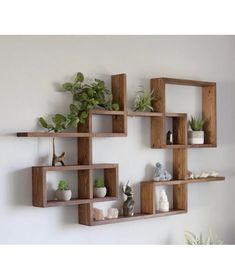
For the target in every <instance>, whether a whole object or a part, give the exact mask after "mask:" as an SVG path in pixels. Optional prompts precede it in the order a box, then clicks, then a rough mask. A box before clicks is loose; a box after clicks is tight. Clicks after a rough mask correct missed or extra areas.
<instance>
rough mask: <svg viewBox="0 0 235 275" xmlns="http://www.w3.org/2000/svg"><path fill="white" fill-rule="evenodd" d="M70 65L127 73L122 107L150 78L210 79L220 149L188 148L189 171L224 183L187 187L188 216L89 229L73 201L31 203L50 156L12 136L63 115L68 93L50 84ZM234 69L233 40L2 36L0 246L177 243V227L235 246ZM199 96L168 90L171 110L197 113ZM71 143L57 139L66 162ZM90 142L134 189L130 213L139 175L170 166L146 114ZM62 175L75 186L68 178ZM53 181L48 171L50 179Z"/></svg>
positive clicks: (41, 144) (37, 144)
mask: <svg viewBox="0 0 235 275" xmlns="http://www.w3.org/2000/svg"><path fill="white" fill-rule="evenodd" d="M77 71H82V72H83V73H84V74H85V76H86V77H87V78H89V79H91V78H94V77H97V78H101V79H104V80H105V81H107V84H108V85H109V86H110V75H111V74H116V73H123V72H125V73H126V74H127V79H128V82H127V88H128V89H127V90H128V102H129V105H131V101H132V99H133V97H134V95H135V92H136V91H137V90H138V88H139V87H138V86H139V85H143V86H144V87H146V88H149V79H150V78H153V77H161V76H167V77H175V78H185V79H195V80H197V79H198V80H206V81H216V82H217V91H218V94H217V95H218V96H217V100H218V110H217V114H218V148H215V149H197V150H196V149H191V150H190V151H189V168H190V169H191V170H195V171H196V170H217V171H219V172H220V174H221V175H225V176H226V181H225V182H214V183H202V184H195V185H190V186H189V188H188V189H189V209H188V213H187V214H184V215H178V216H172V217H163V218H156V219H149V220H140V221H135V222H127V223H119V224H111V225H104V226H97V227H88V226H82V225H79V224H77V220H78V219H77V215H78V214H77V207H76V206H71V207H54V208H45V209H42V208H35V207H32V206H31V204H32V197H31V192H32V188H31V166H33V165H38V164H46V163H48V162H49V161H50V157H51V156H50V153H51V140H50V139H37V138H17V137H16V134H15V133H16V132H18V131H32V130H35V129H39V128H38V126H37V118H38V117H39V116H41V115H43V116H48V115H50V114H54V113H56V112H66V110H67V105H68V102H69V101H70V98H69V95H68V94H64V93H59V92H57V91H56V90H57V89H58V87H59V84H61V83H63V82H65V81H69V80H70V77H71V76H72V75H73V74H74V73H75V72H77ZM234 75H235V37H234V36H230V37H228V36H28V37H26V36H21V37H20V36H18V37H17V36H9V37H7V36H6V37H4V36H2V37H0V85H1V91H0V95H1V97H0V131H1V133H0V152H1V157H0V178H1V192H0V243H21V244H29V243H43V244H45V243H48V244H54V243H59V244H64V243H67V244H182V243H183V242H184V239H183V233H184V230H191V231H193V232H195V233H199V232H201V231H202V232H203V233H207V231H208V230H209V229H210V228H211V229H212V230H213V231H214V232H216V233H217V234H218V235H219V237H220V238H221V239H222V240H223V241H224V243H235V234H234V229H235V216H234V210H235V206H234V191H235V188H234V184H233V183H234V176H235V166H234V163H235V154H234V152H235V131H234V118H235V108H234V102H235V79H234ZM176 92H178V93H179V96H177V98H176V99H175V93H176ZM196 92H197V91H195V90H194V89H193V88H191V90H190V89H189V90H187V91H185V90H184V89H180V88H179V87H177V88H176V87H171V88H169V90H168V91H167V95H168V107H169V109H173V108H174V110H175V111H184V108H189V109H187V110H193V113H197V112H198V111H199V110H200V97H198V93H196ZM189 94H190V96H189ZM192 98H193V100H192ZM187 110H186V111H187ZM97 123H98V122H97ZM75 146H76V141H75V140H72V139H71V140H70V139H69V140H68V139H66V140H65V139H58V140H57V148H58V151H60V150H61V151H62V150H65V151H66V157H67V158H66V162H67V163H74V162H75V160H76V156H75V154H74V147H75ZM93 148H94V150H93V158H94V162H117V163H119V165H120V182H126V181H127V180H130V182H131V183H132V184H133V185H134V186H135V199H136V209H137V210H138V208H139V203H138V196H139V184H138V183H139V181H140V180H143V179H150V178H151V177H152V173H153V168H152V166H153V165H154V164H155V163H156V162H157V161H160V162H163V163H164V165H166V166H167V167H168V168H169V169H171V151H170V150H153V149H150V122H149V120H148V119H147V118H128V137H127V138H109V139H108V138H106V139H105V138H104V139H102V138H101V139H95V140H94V141H93ZM62 176H64V177H66V179H68V180H69V181H70V182H71V184H72V185H73V181H74V182H75V175H74V174H71V175H68V174H66V176H65V175H59V177H62ZM57 179H58V177H57V178H56V177H55V176H53V175H51V177H50V182H51V183H53V184H55V183H56V181H57ZM122 201H123V198H122V196H121V197H120V200H119V202H118V203H102V204H99V207H102V208H103V209H106V208H107V207H109V206H110V205H115V206H118V207H121V204H122Z"/></svg>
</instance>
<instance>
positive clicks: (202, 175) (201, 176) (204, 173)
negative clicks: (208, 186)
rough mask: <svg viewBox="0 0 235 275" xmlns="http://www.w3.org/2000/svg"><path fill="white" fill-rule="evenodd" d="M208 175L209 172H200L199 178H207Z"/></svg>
mask: <svg viewBox="0 0 235 275" xmlns="http://www.w3.org/2000/svg"><path fill="white" fill-rule="evenodd" d="M208 176H209V173H206V172H202V173H201V175H200V177H199V178H207V177H208Z"/></svg>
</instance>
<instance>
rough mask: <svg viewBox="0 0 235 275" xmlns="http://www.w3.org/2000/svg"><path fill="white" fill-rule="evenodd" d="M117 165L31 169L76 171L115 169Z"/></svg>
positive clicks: (103, 164) (99, 164) (101, 164)
mask: <svg viewBox="0 0 235 275" xmlns="http://www.w3.org/2000/svg"><path fill="white" fill-rule="evenodd" d="M117 167H118V164H117V163H96V164H91V165H65V166H33V167H32V168H41V169H43V170H46V171H77V170H96V169H110V168H117Z"/></svg>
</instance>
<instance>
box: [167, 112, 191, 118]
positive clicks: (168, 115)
mask: <svg viewBox="0 0 235 275" xmlns="http://www.w3.org/2000/svg"><path fill="white" fill-rule="evenodd" d="M165 116H166V117H185V116H187V114H186V113H165Z"/></svg>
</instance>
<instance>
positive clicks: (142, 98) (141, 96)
mask: <svg viewBox="0 0 235 275" xmlns="http://www.w3.org/2000/svg"><path fill="white" fill-rule="evenodd" d="M152 100H153V91H152V92H150V91H144V90H141V91H139V92H138V94H137V96H136V98H135V103H134V112H152V111H153V107H152V106H151V101H152Z"/></svg>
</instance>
